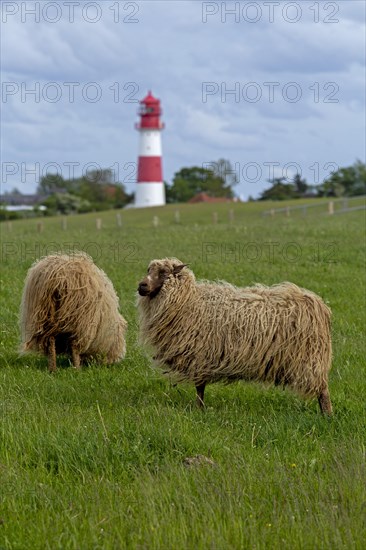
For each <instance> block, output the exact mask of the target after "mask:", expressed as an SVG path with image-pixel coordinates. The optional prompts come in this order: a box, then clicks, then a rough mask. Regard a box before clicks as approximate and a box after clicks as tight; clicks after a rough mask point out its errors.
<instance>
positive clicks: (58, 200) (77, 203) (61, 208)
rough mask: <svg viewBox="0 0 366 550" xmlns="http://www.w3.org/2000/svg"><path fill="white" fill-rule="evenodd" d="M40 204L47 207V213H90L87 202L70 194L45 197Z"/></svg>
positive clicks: (89, 206) (55, 194)
mask: <svg viewBox="0 0 366 550" xmlns="http://www.w3.org/2000/svg"><path fill="white" fill-rule="evenodd" d="M42 204H44V205H45V206H47V208H48V213H49V214H50V213H51V214H52V213H53V212H60V213H61V214H72V213H74V212H79V213H81V212H90V211H91V204H90V202H89V201H87V200H85V199H82V198H81V197H78V196H76V195H71V194H70V193H54V194H52V195H50V196H49V197H47V199H45V200H44V201H42Z"/></svg>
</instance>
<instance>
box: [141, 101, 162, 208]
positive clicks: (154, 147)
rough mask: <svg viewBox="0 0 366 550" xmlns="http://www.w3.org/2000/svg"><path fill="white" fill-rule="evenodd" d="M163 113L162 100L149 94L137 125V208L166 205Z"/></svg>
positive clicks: (142, 104)
mask: <svg viewBox="0 0 366 550" xmlns="http://www.w3.org/2000/svg"><path fill="white" fill-rule="evenodd" d="M161 113H162V111H161V107H160V100H159V99H156V98H155V97H154V96H153V95H152V93H151V92H149V93H148V94H147V96H146V97H145V98H144V99H142V100H141V101H140V109H139V113H138V114H139V116H140V122H138V123H136V125H135V127H136V130H138V131H139V132H140V143H139V158H138V168H137V183H136V193H135V206H136V207H137V208H143V207H145V206H161V205H163V204H165V189H164V183H163V171H162V162H161V135H160V133H161V131H162V129H163V128H164V124H163V123H162V122H161V121H160V116H161Z"/></svg>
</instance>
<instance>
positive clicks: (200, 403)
mask: <svg viewBox="0 0 366 550" xmlns="http://www.w3.org/2000/svg"><path fill="white" fill-rule="evenodd" d="M205 386H206V383H205V382H204V383H203V384H198V385H197V386H196V391H197V397H196V403H197V406H198V407H199V408H200V409H203V408H204V406H205V404H204V402H203V397H204V394H205Z"/></svg>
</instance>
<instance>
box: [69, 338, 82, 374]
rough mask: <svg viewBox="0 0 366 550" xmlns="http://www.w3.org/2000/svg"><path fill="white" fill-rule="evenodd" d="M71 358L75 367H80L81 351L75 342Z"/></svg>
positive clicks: (72, 346)
mask: <svg viewBox="0 0 366 550" xmlns="http://www.w3.org/2000/svg"><path fill="white" fill-rule="evenodd" d="M71 359H72V364H73V366H74V369H80V368H81V365H80V353H79V351H78V349H77V348H76V346H75V344H74V343H72V344H71Z"/></svg>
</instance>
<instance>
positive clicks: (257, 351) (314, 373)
mask: <svg viewBox="0 0 366 550" xmlns="http://www.w3.org/2000/svg"><path fill="white" fill-rule="evenodd" d="M179 266H182V262H180V261H179V260H177V259H176V258H165V259H162V260H153V261H152V262H151V263H150V265H149V271H148V276H147V277H146V278H145V279H144V280H143V282H142V283H140V285H143V286H142V287H141V288H142V290H144V292H145V287H146V288H147V285H148V284H151V281H157V280H159V281H160V282H161V281H163V282H162V285H161V288H160V290H158V291H157V293H156V290H155V293H156V294H154V293H153V294H152V296H153V297H151V296H150V295H142V296H141V295H140V296H138V300H137V306H138V312H139V319H140V339H141V342H142V343H143V344H144V345H146V346H148V347H149V348H151V350H152V352H153V354H154V359H155V362H156V364H157V365H158V366H160V367H161V368H162V369H163V370H164V372H165V373H166V374H168V375H169V376H171V377H172V378H173V379H174V380H176V381H188V382H192V383H194V384H195V385H196V386H199V385H200V384H205V383H211V382H217V381H220V380H222V381H227V382H230V381H233V380H238V379H243V380H248V381H249V380H252V381H261V382H266V383H270V384H276V385H277V384H279V385H288V386H290V387H291V388H292V389H293V390H295V391H297V392H298V393H300V394H301V395H303V396H305V397H312V396H318V397H319V396H320V395H321V394H322V392H323V391H325V392H327V387H328V372H329V370H330V367H331V357H332V345H331V334H330V315H331V313H330V309H329V308H328V307H327V306H326V305H325V304H324V302H323V301H322V299H321V298H320V297H319V296H317V295H316V294H314V293H313V292H310V291H309V290H305V289H303V288H299V287H298V286H296V285H295V284H292V283H288V282H284V283H281V284H277V285H274V286H270V287H267V286H264V285H259V284H258V285H255V286H252V287H246V288H238V287H235V286H233V285H231V284H228V283H226V282H219V283H212V282H207V281H199V282H197V281H196V279H195V276H194V274H193V272H192V271H191V270H190V269H188V267H186V266H185V267H181V268H180V269H179ZM159 284H160V283H159ZM329 403H330V401H329Z"/></svg>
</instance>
